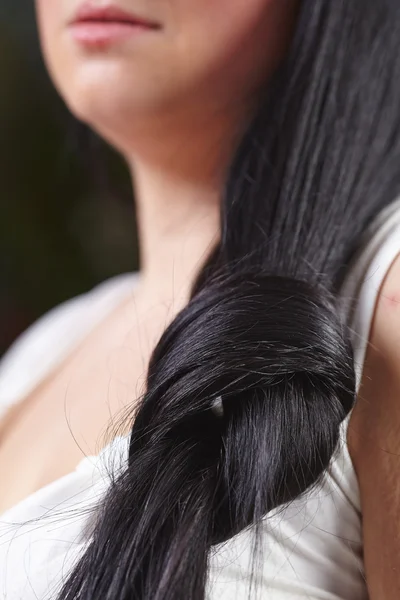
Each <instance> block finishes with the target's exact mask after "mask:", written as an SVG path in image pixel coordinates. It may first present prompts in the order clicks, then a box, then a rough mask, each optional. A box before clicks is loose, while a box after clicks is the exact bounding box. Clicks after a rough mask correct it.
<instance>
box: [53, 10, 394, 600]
mask: <svg viewBox="0 0 400 600" xmlns="http://www.w3.org/2000/svg"><path fill="white" fill-rule="evenodd" d="M399 19H400V4H399V2H397V1H395V0H379V2H377V0H303V1H302V2H301V6H300V11H299V15H298V22H297V25H296V31H295V34H294V38H293V41H292V44H291V47H290V49H289V52H288V55H287V57H286V58H285V60H284V62H283V63H282V64H281V66H280V67H279V69H278V71H277V73H276V75H275V76H274V78H273V80H272V81H270V82H269V83H268V86H267V89H266V90H265V93H263V95H262V100H261V102H260V108H259V112H258V114H256V115H255V116H254V119H253V121H252V122H251V123H250V125H249V127H248V131H247V132H246V133H245V135H244V136H243V139H242V140H241V141H240V144H239V146H238V148H237V149H236V153H235V156H234V159H233V161H232V165H231V169H230V174H229V178H228V181H227V183H226V187H225V190H224V193H223V197H222V201H221V240H220V243H219V244H218V246H217V247H216V248H215V249H214V251H213V253H212V255H211V256H210V257H209V259H208V261H207V264H205V265H204V267H203V269H202V271H201V272H200V273H199V276H198V278H197V281H196V283H195V285H194V286H193V289H192V294H191V299H190V302H189V303H188V305H187V306H186V308H184V310H182V311H181V312H180V314H178V316H177V317H176V319H175V320H174V321H173V322H172V324H171V325H170V326H169V327H168V328H167V329H166V331H165V332H164V334H163V335H162V337H161V339H160V341H159V343H158V345H157V347H156V348H155V350H154V352H153V354H152V356H151V360H150V364H149V370H148V378H147V390H146V393H145V395H144V397H143V400H142V401H141V404H140V407H139V409H138V411H137V414H136V417H135V420H134V422H133V428H132V434H131V438H130V450H129V461H128V464H127V465H126V468H125V469H124V471H123V472H122V474H121V475H119V476H118V477H117V478H116V479H115V480H114V481H113V483H112V485H111V486H110V488H109V490H108V492H107V495H106V497H105V498H104V499H103V501H102V502H101V503H100V504H99V507H98V513H97V519H96V524H95V528H94V533H93V536H92V540H91V543H90V545H89V546H88V549H87V550H86V552H85V554H84V555H83V557H82V558H81V559H80V561H79V563H78V564H77V566H76V567H75V568H74V570H73V572H72V574H71V576H70V577H69V578H68V580H67V582H66V583H65V585H64V587H63V589H62V591H61V593H60V595H59V597H58V598H59V600H78V599H79V600H98V599H100V598H101V599H102V600H136V599H137V600H204V598H205V589H206V584H207V573H208V564H209V557H210V551H211V549H212V547H213V546H215V545H216V544H219V543H221V542H224V541H227V540H229V539H230V538H232V536H234V535H235V534H237V533H239V532H241V531H243V530H244V529H245V528H247V527H249V526H252V527H254V528H255V529H257V525H258V524H260V522H261V520H262V519H263V518H264V517H265V516H266V515H267V514H268V513H269V512H270V511H271V510H272V509H274V508H276V507H279V506H281V505H284V504H285V503H288V502H290V501H292V500H294V499H295V498H297V497H298V496H299V495H301V494H304V493H305V492H306V491H307V490H309V489H310V488H311V487H312V486H315V485H317V484H318V482H319V481H320V478H321V475H322V474H323V473H324V471H325V469H326V468H327V466H328V464H329V461H330V459H331V458H332V455H333V454H334V452H335V449H336V448H337V443H338V438H339V426H340V423H341V422H342V421H343V419H344V418H345V416H346V415H347V414H348V413H349V411H350V409H351V407H352V406H353V403H354V399H355V373H354V362H353V354H352V346H351V343H350V338H349V331H348V328H347V326H346V324H345V322H344V318H343V315H342V312H341V304H340V300H339V292H340V286H341V283H342V282H343V278H344V275H345V273H346V271H347V269H348V267H349V264H350V261H351V259H352V257H353V255H354V253H355V251H356V249H357V248H358V246H359V243H360V236H361V234H362V232H363V231H364V230H365V228H366V227H367V226H368V224H369V223H370V222H371V220H372V219H373V218H374V217H375V216H376V215H377V214H378V213H379V212H380V211H381V210H382V209H383V208H384V207H385V206H386V205H388V204H389V203H390V202H392V201H393V200H395V199H396V196H397V194H398V193H399V186H400V135H399V126H400V57H399V51H398V44H399V39H400V27H399ZM219 396H221V398H222V404H223V411H224V412H223V415H222V416H218V415H217V414H216V413H215V411H213V410H211V407H212V405H213V403H214V401H215V399H216V398H217V397H219Z"/></svg>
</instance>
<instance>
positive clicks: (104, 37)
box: [70, 21, 154, 47]
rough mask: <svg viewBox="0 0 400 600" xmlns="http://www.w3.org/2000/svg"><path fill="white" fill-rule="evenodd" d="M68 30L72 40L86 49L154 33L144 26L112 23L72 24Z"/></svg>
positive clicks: (87, 22)
mask: <svg viewBox="0 0 400 600" xmlns="http://www.w3.org/2000/svg"><path fill="white" fill-rule="evenodd" d="M70 30H71V33H72V37H73V38H74V40H76V41H77V42H79V43H80V44H82V45H84V46H88V47H105V46H109V45H111V44H113V43H116V42H119V41H122V40H126V39H127V38H130V37H132V35H137V34H143V33H146V32H149V31H154V29H152V28H151V27H146V26H144V25H138V24H135V23H119V22H113V21H102V22H94V21H93V22H89V21H85V22H80V23H73V25H71V27H70Z"/></svg>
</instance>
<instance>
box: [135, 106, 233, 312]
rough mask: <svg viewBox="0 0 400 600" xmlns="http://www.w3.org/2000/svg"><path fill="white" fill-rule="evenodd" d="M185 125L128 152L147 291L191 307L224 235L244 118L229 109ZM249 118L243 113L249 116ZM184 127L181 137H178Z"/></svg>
mask: <svg viewBox="0 0 400 600" xmlns="http://www.w3.org/2000/svg"><path fill="white" fill-rule="evenodd" d="M188 121H189V123H187V124H186V126H185V127H182V126H181V127H177V126H176V124H174V125H173V126H172V124H171V127H168V128H164V129H161V128H160V127H158V128H157V138H156V141H155V140H154V137H155V136H154V130H153V135H152V136H151V138H150V139H151V140H152V143H151V144H148V145H146V144H142V145H141V146H140V152H139V151H138V152H133V153H132V154H129V155H126V156H127V160H128V163H129V166H130V169H131V173H132V178H133V183H134V194H135V202H136V214H137V225H138V234H139V252H140V263H141V264H140V271H141V286H142V291H143V295H144V296H146V297H149V298H151V299H157V301H161V302H163V303H164V302H165V303H168V304H169V305H170V302H171V301H173V303H174V306H176V307H177V308H178V307H183V306H184V304H185V303H186V302H187V301H188V299H189V293H190V288H191V286H192V283H193V281H194V279H195V277H196V275H197V273H198V272H199V270H200V269H201V267H202V265H203V263H204V262H205V260H206V258H207V256H208V255H209V253H210V252H211V250H212V249H213V247H214V246H215V245H216V244H217V243H218V241H219V237H220V202H221V194H222V191H223V186H224V180H225V177H226V172H227V166H228V164H229V160H230V157H231V155H232V151H233V145H234V140H235V135H237V133H238V132H237V127H235V126H234V124H235V123H237V122H238V118H237V115H233V114H232V115H230V116H229V114H228V113H227V112H226V111H225V112H224V114H223V116H222V115H221V114H218V115H217V114H216V115H215V118H210V117H208V118H207V119H205V118H204V119H203V121H202V122H200V121H199V120H195V119H189V120H188ZM242 121H243V115H242ZM177 132H179V135H178V134H177Z"/></svg>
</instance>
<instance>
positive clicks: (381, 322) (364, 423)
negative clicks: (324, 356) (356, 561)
mask: <svg viewBox="0 0 400 600" xmlns="http://www.w3.org/2000/svg"><path fill="white" fill-rule="evenodd" d="M348 443H349V450H350V454H351V457H352V459H353V463H354V467H355V470H356V472H357V477H358V481H359V486H360V494H361V506H362V513H363V537H364V560H365V567H366V576H367V583H368V589H369V594H370V599H371V600H378V599H381V598H385V600H392V599H393V600H394V599H395V598H396V599H398V598H399V597H400V564H399V560H398V557H399V555H400V525H399V523H400V254H399V255H397V257H396V259H395V260H394V262H393V263H392V265H391V267H390V269H389V270H388V272H387V274H386V277H385V279H384V281H383V283H382V286H381V289H380V291H379V296H378V299H377V302H376V306H375V313H374V318H373V322H372V326H371V331H370V337H369V345H368V349H367V355H366V360H365V363H364V370H363V375H362V381H361V386H360V391H359V395H358V399H357V402H356V405H355V408H354V410H353V414H352V417H351V420H350V426H349V433H348Z"/></svg>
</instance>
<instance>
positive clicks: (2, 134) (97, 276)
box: [0, 0, 138, 355]
mask: <svg viewBox="0 0 400 600" xmlns="http://www.w3.org/2000/svg"><path fill="white" fill-rule="evenodd" d="M137 264H138V249H137V239H136V223H135V214H134V202H133V198H132V192H131V183H130V178H129V174H128V170H127V168H126V166H125V164H124V162H123V161H122V159H121V158H120V157H118V156H117V155H116V154H115V153H114V152H113V151H112V150H111V149H110V148H108V147H107V146H106V145H105V144H104V143H103V142H102V141H101V140H99V139H98V138H97V137H96V136H95V135H94V134H92V133H91V132H89V131H88V130H87V129H86V128H85V127H84V126H83V125H82V124H80V123H78V122H77V121H76V120H75V119H73V117H72V116H71V115H70V114H69V112H68V111H67V109H66V108H65V106H64V104H63V102H62V101H61V99H60V98H59V97H58V95H57V93H56V92H55V90H54V89H53V86H52V84H51V82H50V80H49V77H48V75H47V73H46V70H45V68H44V65H43V61H42V57H41V53H40V49H39V43H38V38H37V31H36V23H35V15H34V2H33V0H0V273H1V278H0V355H1V354H2V353H3V352H4V351H5V350H6V349H7V347H8V346H9V345H10V343H11V342H12V341H13V340H14V339H15V338H16V337H17V335H18V334H19V333H20V332H21V331H23V330H24V329H25V328H26V327H27V326H28V325H29V324H30V323H31V322H33V321H34V320H35V319H36V318H38V317H39V316H40V315H41V314H43V313H44V312H45V311H46V310H48V309H49V308H51V307H52V306H54V305H56V304H58V303H59V302H62V301H63V300H65V299H67V298H70V297H72V296H74V295H76V294H79V293H82V292H84V291H86V290H88V289H90V288H91V287H93V286H94V285H95V284H96V283H98V282H100V281H102V280H104V279H106V278H108V277H111V276H112V275H115V274H118V273H121V272H125V271H132V270H135V269H136V268H137Z"/></svg>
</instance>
